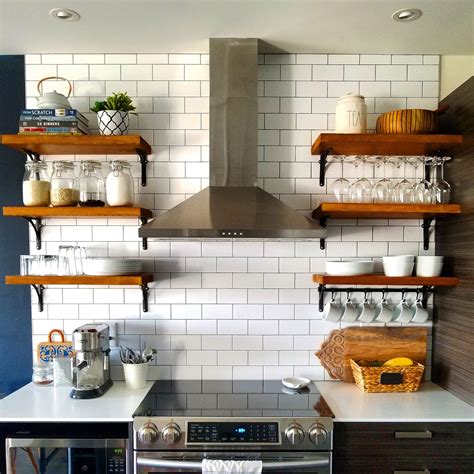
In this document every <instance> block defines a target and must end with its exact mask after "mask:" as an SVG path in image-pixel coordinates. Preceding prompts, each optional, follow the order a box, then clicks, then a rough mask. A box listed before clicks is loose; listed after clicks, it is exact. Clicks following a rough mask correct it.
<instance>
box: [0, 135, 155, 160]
mask: <svg viewBox="0 0 474 474" xmlns="http://www.w3.org/2000/svg"><path fill="white" fill-rule="evenodd" d="M0 143H1V144H2V145H6V146H8V147H10V148H15V149H17V150H20V151H25V150H28V151H30V152H32V153H36V154H38V155H135V154H137V150H140V151H142V152H144V153H145V154H147V155H149V154H150V153H151V146H150V145H149V144H148V143H147V142H146V140H145V139H144V138H142V137H141V136H140V135H119V136H111V135H82V136H62V135H0Z"/></svg>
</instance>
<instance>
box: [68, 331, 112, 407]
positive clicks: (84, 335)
mask: <svg viewBox="0 0 474 474" xmlns="http://www.w3.org/2000/svg"><path fill="white" fill-rule="evenodd" d="M72 341H73V348H74V357H73V364H72V384H73V389H72V390H71V393H70V394H69V395H70V397H71V398H80V399H87V398H97V397H100V396H101V395H103V394H104V393H105V392H106V391H107V390H108V389H109V388H110V387H111V386H112V383H113V382H112V380H111V378H110V343H109V341H110V329H109V326H107V324H104V323H97V324H84V326H80V327H78V328H77V329H75V330H74V332H73V333H72Z"/></svg>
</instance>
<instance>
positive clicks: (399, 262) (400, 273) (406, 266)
mask: <svg viewBox="0 0 474 474" xmlns="http://www.w3.org/2000/svg"><path fill="white" fill-rule="evenodd" d="M414 266H415V262H414V261H413V260H412V261H409V260H403V259H396V258H393V257H389V258H386V257H383V272H384V273H385V276H388V277H406V276H411V274H412V273H413V267H414Z"/></svg>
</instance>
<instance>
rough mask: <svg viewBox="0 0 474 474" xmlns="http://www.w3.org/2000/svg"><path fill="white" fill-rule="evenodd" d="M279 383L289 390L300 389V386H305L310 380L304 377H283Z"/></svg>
mask: <svg viewBox="0 0 474 474" xmlns="http://www.w3.org/2000/svg"><path fill="white" fill-rule="evenodd" d="M281 383H282V384H283V385H284V386H285V387H287V388H291V390H301V389H302V388H305V387H307V386H308V385H309V384H310V383H311V380H310V379H307V378H304V377H287V378H286V379H283V380H282V381H281Z"/></svg>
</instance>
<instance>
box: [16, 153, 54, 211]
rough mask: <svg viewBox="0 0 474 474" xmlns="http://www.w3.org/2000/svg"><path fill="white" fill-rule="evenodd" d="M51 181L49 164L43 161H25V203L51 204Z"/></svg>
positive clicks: (29, 204)
mask: <svg viewBox="0 0 474 474" xmlns="http://www.w3.org/2000/svg"><path fill="white" fill-rule="evenodd" d="M50 191H51V183H50V182H49V176H48V166H47V165H46V163H44V162H42V161H28V162H26V163H25V174H24V176H23V204H24V205H25V206H49V199H50Z"/></svg>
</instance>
